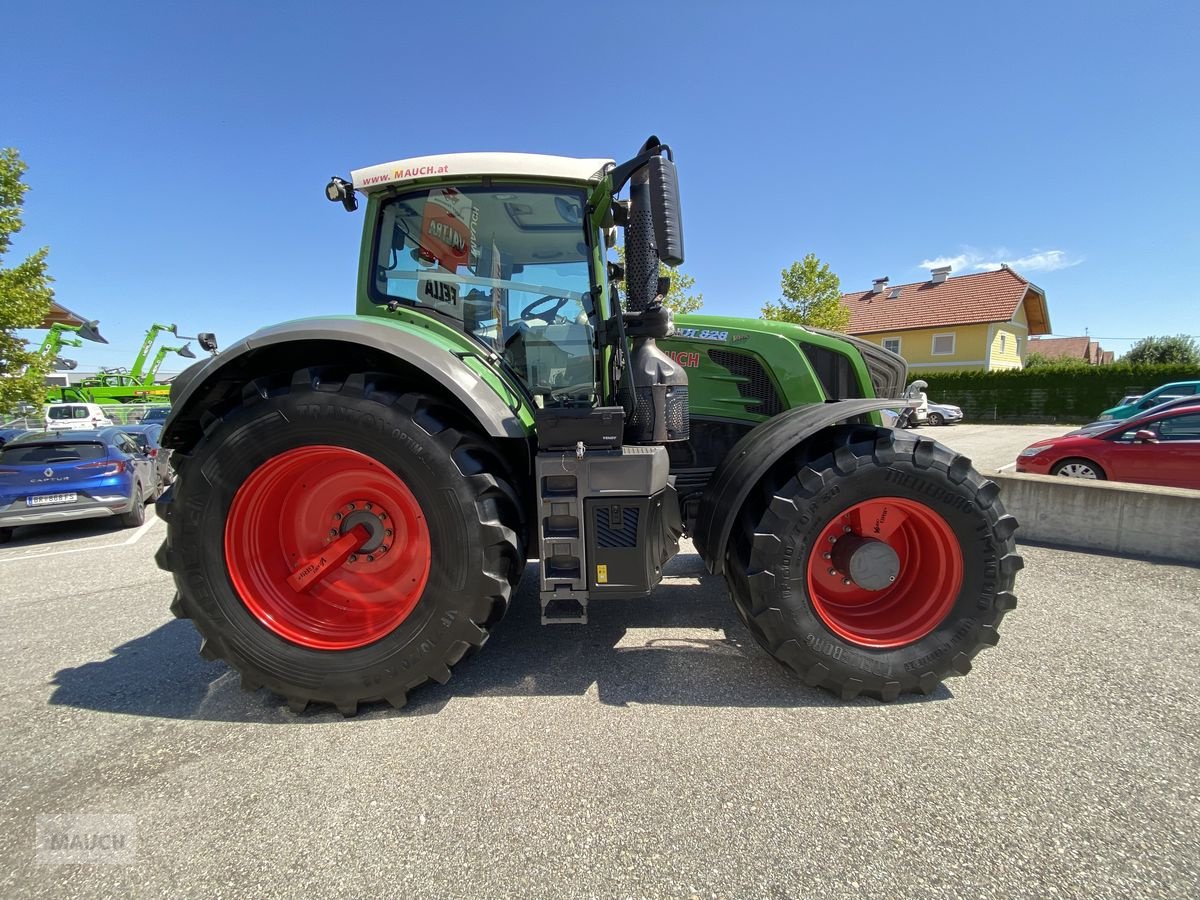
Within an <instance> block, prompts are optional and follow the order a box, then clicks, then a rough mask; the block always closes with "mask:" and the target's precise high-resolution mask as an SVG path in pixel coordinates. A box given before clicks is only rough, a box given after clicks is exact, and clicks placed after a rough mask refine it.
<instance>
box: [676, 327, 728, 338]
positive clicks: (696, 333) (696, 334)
mask: <svg viewBox="0 0 1200 900" xmlns="http://www.w3.org/2000/svg"><path fill="white" fill-rule="evenodd" d="M671 336H672V337H679V338H695V339H697V340H701V341H728V340H729V332H728V331H714V330H712V329H709V328H676V329H675V333H674V334H673V335H671Z"/></svg>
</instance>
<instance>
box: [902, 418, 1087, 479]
mask: <svg viewBox="0 0 1200 900" xmlns="http://www.w3.org/2000/svg"><path fill="white" fill-rule="evenodd" d="M1075 427H1076V426H1074V425H988V424H980V423H977V422H966V423H963V424H961V425H943V426H940V427H937V428H934V427H932V426H921V427H920V428H918V429H917V430H916V431H914V432H909V434H917V435H919V436H920V437H924V438H932V439H933V440H935V441H940V442H941V443H943V444H945V445H946V446H947V447H953V448H954V449H955V450H957V451H958V452H959V453H962V454H964V455H965V456H969V457H970V458H971V462H973V463H974V464H975V468H976V469H978V470H979V471H980V472H983V473H985V474H988V473H992V472H995V471H996V470H997V469H999V468H1000V467H1001V466H1006V465H1008V464H1009V463H1011V462H1015V461H1016V458H1017V454H1018V453H1020V452H1021V451H1022V450H1024V449H1025V448H1026V447H1028V446H1029V445H1030V444H1032V443H1033V442H1034V441H1040V440H1042V439H1043V438H1051V437H1058V436H1059V435H1063V434H1066V433H1067V432H1068V431H1071V430H1072V429H1073V428H1075Z"/></svg>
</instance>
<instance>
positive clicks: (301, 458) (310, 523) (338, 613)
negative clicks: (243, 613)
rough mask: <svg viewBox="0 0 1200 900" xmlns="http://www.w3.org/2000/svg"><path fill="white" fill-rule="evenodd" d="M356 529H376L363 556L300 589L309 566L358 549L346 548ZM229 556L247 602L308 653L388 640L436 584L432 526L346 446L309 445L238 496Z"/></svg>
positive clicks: (386, 476)
mask: <svg viewBox="0 0 1200 900" xmlns="http://www.w3.org/2000/svg"><path fill="white" fill-rule="evenodd" d="M355 524H357V525H359V526H361V528H362V530H360V531H358V532H356V533H357V534H362V533H363V532H364V531H366V532H370V539H369V540H368V541H366V542H365V543H363V544H362V545H360V546H361V547H362V549H361V550H360V549H359V548H358V547H357V546H356V547H354V548H353V549H354V551H355V552H353V553H352V554H351V555H350V556H349V557H348V558H346V559H344V560H343V561H341V562H340V563H338V562H337V561H336V559H335V558H331V562H332V563H333V564H331V565H330V567H329V570H328V571H326V572H322V576H323V577H322V579H321V580H320V581H315V580H314V582H313V583H311V584H308V585H306V587H305V588H304V589H298V588H296V587H294V586H293V582H294V580H295V577H296V573H297V571H298V570H301V569H303V568H304V567H305V566H306V564H308V563H311V562H312V561H315V560H320V561H322V562H324V561H325V560H323V559H322V556H323V554H328V551H329V548H331V547H334V546H335V545H337V546H342V545H345V542H346V541H349V542H350V543H352V544H356V543H357V542H356V541H355V539H354V538H346V539H345V541H342V542H341V544H338V540H339V538H342V537H343V536H344V535H345V533H346V531H347V528H348V527H350V526H354V525H355ZM347 549H351V548H349V547H347ZM225 559H226V561H227V564H228V567H229V578H230V580H231V581H232V582H233V586H234V588H235V589H236V590H237V593H238V596H240V597H241V599H242V602H243V603H244V604H245V605H246V608H247V609H248V610H250V612H251V613H252V614H253V615H254V616H255V618H257V619H258V621H260V622H261V623H262V624H263V625H264V626H266V627H267V628H268V629H270V630H271V631H273V632H274V633H275V634H277V635H279V636H280V637H282V638H286V639H287V640H289V641H292V642H293V643H296V644H299V645H301V646H302V647H312V648H314V649H318V650H349V649H352V648H354V647H362V646H364V645H365V644H370V643H372V642H374V641H377V640H379V639H380V638H382V637H384V636H385V635H387V634H389V633H390V632H391V631H392V630H393V629H395V628H396V627H397V626H398V625H400V623H401V622H403V621H404V620H405V619H406V618H407V617H408V615H409V614H410V613H411V612H412V611H413V609H414V608H415V607H416V605H417V601H418V600H419V599H420V598H421V592H422V591H424V589H425V583H426V581H427V580H428V578H429V564H430V543H429V528H428V525H427V524H426V522H425V516H424V514H423V513H422V511H421V505H420V504H419V503H418V502H417V498H416V497H414V496H413V493H412V491H410V490H409V488H408V486H407V485H406V484H405V483H404V481H403V480H401V479H400V478H399V477H398V476H397V475H396V474H395V473H394V472H392V471H391V470H390V469H388V468H387V467H385V466H383V465H381V464H380V463H378V462H376V461H375V460H373V459H371V458H370V457H369V456H366V455H365V454H362V453H359V452H357V451H355V450H348V449H346V448H345V447H332V446H324V445H317V446H311V447H300V448H297V449H295V450H288V451H286V452H284V453H280V454H279V455H278V456H274V457H272V458H271V459H269V460H267V461H266V462H264V463H263V464H262V465H260V466H259V467H258V468H257V469H255V470H254V471H253V472H252V473H251V474H250V477H249V478H247V479H246V481H245V482H244V483H243V484H242V486H241V487H240V488H239V489H238V492H237V494H235V495H234V498H233V503H232V504H231V505H230V507H229V518H228V520H227V521H226V523H225Z"/></svg>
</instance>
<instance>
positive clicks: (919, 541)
mask: <svg viewBox="0 0 1200 900" xmlns="http://www.w3.org/2000/svg"><path fill="white" fill-rule="evenodd" d="M847 537H849V538H851V539H853V538H854V537H858V538H867V539H870V540H875V541H882V542H883V543H885V544H887V545H888V546H889V547H891V548H892V550H894V551H895V554H896V558H897V561H898V569H897V571H896V574H895V576H894V581H891V582H890V583H889V584H888V585H887V586H886V587H884V588H882V589H881V590H867V589H864V588H863V587H861V586H859V585H858V584H856V583H855V582H854V581H853V579H852V578H851V577H850V574H849V573H848V572H843V571H839V570H838V569H837V564H836V563H837V560H836V557H837V554H836V547H837V542H838V541H840V540H843V539H845V538H847ZM962 578H963V561H962V550H961V548H960V547H959V542H958V539H957V538H956V537H955V535H954V531H953V530H952V529H951V528H950V525H949V523H947V522H946V520H945V519H943V518H942V517H941V516H940V515H938V514H937V513H936V512H934V511H933V510H932V509H930V508H929V507H928V506H925V505H924V504H922V503H918V502H916V501H914V500H905V499H903V498H900V497H879V498H876V499H873V500H867V501H864V502H862V503H856V504H855V505H854V506H851V507H850V508H849V509H847V510H845V511H844V512H842V513H841V514H840V515H838V516H837V517H836V518H835V519H834V520H833V521H831V522H830V523H829V524H828V525H826V526H825V528H824V530H823V531H822V532H821V535H820V537H819V538H818V539H817V542H816V544H814V545H813V549H812V552H811V553H810V554H809V559H808V594H809V597H810V598H811V599H812V604H813V608H814V609H815V610H816V612H817V615H819V616H820V617H821V620H822V621H823V622H824V623H825V624H826V625H827V626H828V627H829V629H830V630H831V631H833V632H834V633H835V634H837V635H838V636H839V637H841V638H844V639H845V640H847V641H850V642H851V643H853V644H858V645H859V646H862V647H878V648H886V647H902V646H904V645H906V644H911V643H912V642H913V641H918V640H920V639H921V638H923V637H925V635H927V634H929V633H930V632H931V631H933V630H934V629H935V628H937V626H938V625H939V624H940V623H941V621H942V620H943V619H944V618H946V615H947V613H949V612H950V609H951V607H953V606H954V601H955V600H956V599H957V597H958V592H959V590H960V589H961V588H962Z"/></svg>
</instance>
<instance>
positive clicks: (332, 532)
mask: <svg viewBox="0 0 1200 900" xmlns="http://www.w3.org/2000/svg"><path fill="white" fill-rule="evenodd" d="M337 535H338V531H337V529H336V528H330V529H329V536H330V537H334V538H335V537H337Z"/></svg>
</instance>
